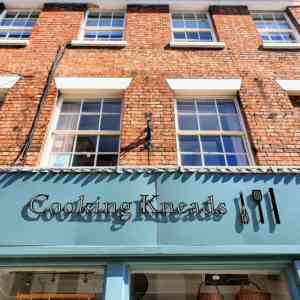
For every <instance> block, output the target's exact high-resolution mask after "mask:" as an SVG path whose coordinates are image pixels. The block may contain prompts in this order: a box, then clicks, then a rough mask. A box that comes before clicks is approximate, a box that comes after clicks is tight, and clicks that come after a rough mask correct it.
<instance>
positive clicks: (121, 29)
mask: <svg viewBox="0 0 300 300" xmlns="http://www.w3.org/2000/svg"><path fill="white" fill-rule="evenodd" d="M89 13H100V14H101V13H112V16H113V14H114V13H122V14H124V24H123V27H112V26H106V27H98V26H97V27H91V26H87V25H86V24H87V20H88V15H89ZM125 28H126V12H125V11H122V10H116V11H115V10H107V11H106V10H87V11H86V13H85V16H84V22H83V25H82V27H81V32H80V36H79V39H80V40H81V41H86V40H85V39H84V34H85V33H86V32H88V31H97V32H101V31H122V32H123V34H122V40H121V41H124V40H125ZM94 41H101V42H103V41H102V40H97V39H96V40H94ZM107 41H109V42H111V41H114V40H107Z"/></svg>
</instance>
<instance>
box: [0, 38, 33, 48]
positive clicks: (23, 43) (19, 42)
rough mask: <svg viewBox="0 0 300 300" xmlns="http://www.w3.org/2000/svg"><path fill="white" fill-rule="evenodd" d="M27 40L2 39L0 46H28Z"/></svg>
mask: <svg viewBox="0 0 300 300" xmlns="http://www.w3.org/2000/svg"><path fill="white" fill-rule="evenodd" d="M28 45H29V40H14V39H3V40H0V46H24V47H25V46H28Z"/></svg>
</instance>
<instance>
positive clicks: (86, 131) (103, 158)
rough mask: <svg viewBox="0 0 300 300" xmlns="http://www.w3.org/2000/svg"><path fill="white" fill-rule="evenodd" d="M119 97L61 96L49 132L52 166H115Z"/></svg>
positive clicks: (117, 151)
mask: <svg viewBox="0 0 300 300" xmlns="http://www.w3.org/2000/svg"><path fill="white" fill-rule="evenodd" d="M120 118H121V101H120V100H118V99H107V98H105V99H104V98H101V99H81V100H76V99H75V100H72V99H70V100H64V101H63V102H62V103H61V107H60V109H59V115H58V118H57V121H56V122H55V123H56V124H55V129H54V130H53V132H52V136H51V143H50V144H52V145H51V150H50V159H49V163H48V165H50V166H51V167H59V168H65V167H97V166H114V165H117V163H118V154H119V139H120Z"/></svg>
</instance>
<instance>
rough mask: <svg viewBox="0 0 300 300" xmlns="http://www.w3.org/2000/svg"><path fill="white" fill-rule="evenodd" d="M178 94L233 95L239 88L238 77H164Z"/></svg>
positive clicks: (239, 81)
mask: <svg viewBox="0 0 300 300" xmlns="http://www.w3.org/2000/svg"><path fill="white" fill-rule="evenodd" d="M166 81H167V83H168V85H169V86H170V88H171V89H172V90H173V91H174V93H175V94H176V95H179V96H198V95H199V96H201V95H203V96H209V95H212V96H235V95H236V93H237V91H239V90H240V88H241V83H242V81H241V80H240V79H166Z"/></svg>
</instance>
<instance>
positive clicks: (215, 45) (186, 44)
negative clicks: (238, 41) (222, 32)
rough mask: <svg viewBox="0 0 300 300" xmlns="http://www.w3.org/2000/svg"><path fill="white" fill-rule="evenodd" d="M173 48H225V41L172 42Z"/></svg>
mask: <svg viewBox="0 0 300 300" xmlns="http://www.w3.org/2000/svg"><path fill="white" fill-rule="evenodd" d="M170 47H172V48H205V49H206V48H207V49H224V48H225V43H223V42H171V43H170Z"/></svg>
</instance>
